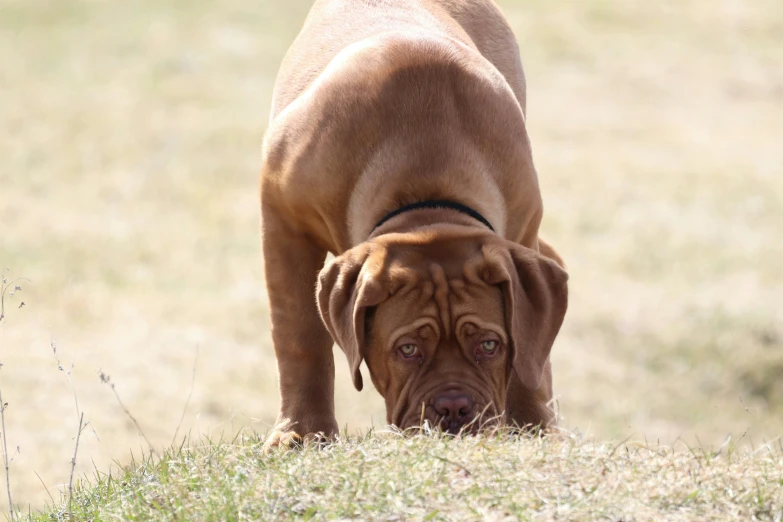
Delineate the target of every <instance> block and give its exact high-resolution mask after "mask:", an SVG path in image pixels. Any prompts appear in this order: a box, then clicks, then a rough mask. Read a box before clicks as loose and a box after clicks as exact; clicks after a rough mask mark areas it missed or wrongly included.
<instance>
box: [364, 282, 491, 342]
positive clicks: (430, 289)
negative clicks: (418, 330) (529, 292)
mask: <svg viewBox="0 0 783 522" xmlns="http://www.w3.org/2000/svg"><path fill="white" fill-rule="evenodd" d="M430 272H431V273H430V274H428V277H427V276H424V277H422V276H421V275H419V277H418V281H415V282H411V283H412V284H410V285H407V286H404V287H403V288H402V289H401V290H399V291H397V292H396V293H395V294H394V295H392V296H391V297H390V298H389V299H388V300H386V301H384V302H383V303H381V304H380V305H378V307H377V309H376V313H375V319H374V321H373V331H374V334H375V335H377V336H378V337H379V338H381V339H388V338H389V337H390V336H391V335H392V334H393V333H394V332H399V331H400V329H403V330H404V329H405V327H407V326H411V327H414V326H415V324H416V323H420V322H421V321H420V320H421V319H423V318H428V319H431V320H432V321H434V322H435V324H436V325H437V326H438V329H439V334H440V335H441V336H447V337H450V336H451V335H453V332H454V331H455V328H457V327H459V326H461V325H462V324H463V323H464V322H472V323H478V324H479V326H481V323H484V324H486V325H494V326H495V327H500V328H502V329H505V319H504V314H503V295H502V292H501V290H500V288H499V287H497V286H491V285H487V284H484V283H480V282H472V281H466V280H465V279H463V278H447V277H446V276H445V274H444V273H443V272H442V271H439V270H437V268H436V269H433V270H431V271H430Z"/></svg>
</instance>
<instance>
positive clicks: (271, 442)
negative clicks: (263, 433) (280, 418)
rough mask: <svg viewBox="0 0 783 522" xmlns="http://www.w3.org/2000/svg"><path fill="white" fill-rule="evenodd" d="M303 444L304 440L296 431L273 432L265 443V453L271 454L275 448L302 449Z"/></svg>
mask: <svg viewBox="0 0 783 522" xmlns="http://www.w3.org/2000/svg"><path fill="white" fill-rule="evenodd" d="M303 443H304V439H303V438H302V436H301V435H299V434H298V433H297V432H295V431H287V430H273V431H272V433H270V434H269V436H268V437H267V438H266V440H265V441H264V453H269V452H270V451H272V450H273V449H275V448H281V449H293V448H301V447H302V444H303Z"/></svg>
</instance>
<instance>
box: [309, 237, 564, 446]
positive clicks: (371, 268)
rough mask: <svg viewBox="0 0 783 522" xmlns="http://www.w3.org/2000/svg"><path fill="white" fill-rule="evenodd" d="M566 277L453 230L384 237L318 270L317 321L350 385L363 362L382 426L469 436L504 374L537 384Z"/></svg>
mask: <svg viewBox="0 0 783 522" xmlns="http://www.w3.org/2000/svg"><path fill="white" fill-rule="evenodd" d="M567 279H568V275H567V274H566V272H565V271H564V270H563V269H562V268H561V267H560V266H558V265H557V264H556V263H555V262H554V261H553V260H551V259H549V258H547V257H544V256H542V255H540V254H539V253H538V252H536V251H534V250H531V249H528V248H525V247H522V246H520V245H518V244H514V243H512V242H510V241H506V240H504V239H501V238H499V237H498V236H496V235H494V234H491V233H489V232H476V231H475V230H474V229H467V228H465V227H458V226H454V227H450V228H449V229H446V230H444V229H438V230H435V229H431V230H429V231H420V232H413V233H403V234H386V235H383V236H380V237H379V238H377V239H374V240H370V241H367V242H365V243H362V244H360V245H358V246H356V247H354V248H353V249H351V250H349V251H347V252H345V253H344V254H343V255H341V256H339V257H337V258H335V259H334V260H333V261H332V262H331V263H329V264H328V265H327V266H326V267H324V269H323V270H322V272H321V276H320V280H319V283H318V307H319V310H320V312H321V317H322V318H323V321H324V323H325V325H326V327H327V329H328V330H329V332H330V333H331V335H332V337H333V338H334V339H335V341H336V342H337V344H339V345H340V347H341V348H342V349H343V351H344V352H345V354H346V356H347V358H348V362H349V364H350V367H351V371H352V375H353V381H354V385H355V386H356V388H357V389H359V390H361V388H362V375H361V371H360V369H359V366H360V364H361V362H362V360H365V361H366V364H367V367H368V369H369V371H370V376H371V378H372V381H373V383H374V384H375V387H376V388H377V389H378V391H379V392H380V393H381V395H383V397H384V399H385V400H386V408H387V417H388V421H389V422H390V423H392V424H395V425H396V426H398V427H400V428H402V429H405V428H408V427H412V426H419V425H421V424H422V421H425V420H426V421H428V422H429V423H430V424H431V425H439V426H440V427H441V428H442V429H443V430H444V431H448V432H451V433H456V432H459V431H460V430H462V429H467V430H470V431H476V430H477V429H478V428H479V426H481V425H482V424H484V421H485V420H486V419H498V418H499V416H500V415H501V414H503V413H504V411H505V407H506V393H507V390H508V385H509V382H510V378H511V376H512V372H516V374H517V376H518V377H519V379H520V381H521V382H522V384H523V385H524V386H526V387H527V388H529V389H531V390H534V389H537V388H538V386H539V385H540V383H541V379H542V373H543V369H544V365H545V364H546V362H547V358H548V357H549V352H550V349H551V347H552V343H553V342H554V339H555V336H556V335H557V333H558V330H559V329H560V325H561V324H562V321H563V317H564V315H565V312H566V306H567V300H568V297H567V284H566V283H567Z"/></svg>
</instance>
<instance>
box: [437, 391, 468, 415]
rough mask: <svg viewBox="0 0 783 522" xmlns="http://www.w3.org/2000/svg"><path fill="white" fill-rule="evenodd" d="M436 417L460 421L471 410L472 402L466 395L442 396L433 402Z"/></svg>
mask: <svg viewBox="0 0 783 522" xmlns="http://www.w3.org/2000/svg"><path fill="white" fill-rule="evenodd" d="M434 407H435V411H436V412H438V415H441V416H443V417H447V418H449V419H454V420H462V419H463V418H464V417H467V416H468V415H470V413H471V412H472V410H473V400H472V399H471V398H470V397H468V396H467V395H442V396H440V397H438V398H437V399H436V400H435V404H434Z"/></svg>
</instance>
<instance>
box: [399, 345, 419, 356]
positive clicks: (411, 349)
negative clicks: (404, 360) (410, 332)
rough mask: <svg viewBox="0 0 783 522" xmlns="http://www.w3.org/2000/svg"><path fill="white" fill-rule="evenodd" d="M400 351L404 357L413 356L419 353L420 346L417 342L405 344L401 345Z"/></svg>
mask: <svg viewBox="0 0 783 522" xmlns="http://www.w3.org/2000/svg"><path fill="white" fill-rule="evenodd" d="M400 353H401V354H402V356H403V357H413V356H414V355H416V354H417V353H419V347H418V346H416V345H415V344H410V343H409V344H403V345H402V346H400Z"/></svg>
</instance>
